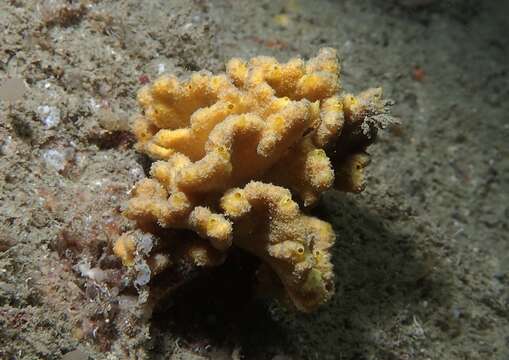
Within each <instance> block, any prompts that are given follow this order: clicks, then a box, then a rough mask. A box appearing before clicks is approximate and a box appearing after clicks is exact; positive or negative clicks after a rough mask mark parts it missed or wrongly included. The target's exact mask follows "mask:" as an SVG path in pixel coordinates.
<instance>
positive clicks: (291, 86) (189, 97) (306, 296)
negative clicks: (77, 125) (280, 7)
mask: <svg viewBox="0 0 509 360" xmlns="http://www.w3.org/2000/svg"><path fill="white" fill-rule="evenodd" d="M339 74H340V64H339V61H338V57H337V55H336V51H335V50H334V49H331V48H324V49H321V50H320V51H319V53H318V55H317V56H316V57H314V58H312V59H310V60H308V61H304V60H302V59H300V58H294V59H291V60H289V61H288V62H286V63H279V62H278V61H277V60H276V59H274V58H272V57H265V56H260V57H255V58H252V59H251V60H249V61H245V60H242V59H238V58H234V59H231V60H230V61H229V62H228V63H227V65H226V73H223V74H218V75H213V74H211V73H209V72H205V71H200V72H195V73H192V74H191V75H190V77H189V78H188V79H187V80H179V79H178V78H176V77H175V76H172V75H168V76H162V77H160V78H159V79H157V80H155V81H154V82H153V83H152V84H149V85H148V86H145V87H144V88H142V89H141V90H140V91H139V93H138V101H139V103H140V105H141V107H142V109H143V111H142V113H141V114H140V115H139V116H138V117H137V119H136V120H135V121H134V125H133V129H132V131H133V133H134V134H135V136H136V138H137V144H136V148H137V150H138V151H140V152H142V153H145V154H147V155H148V156H149V157H150V158H152V159H153V160H155V162H154V163H153V164H152V167H151V170H150V177H149V178H146V179H143V180H141V181H139V182H138V183H137V184H136V185H135V187H134V189H133V190H132V193H131V198H130V200H129V202H128V204H127V206H126V208H125V210H124V215H125V216H126V217H127V218H129V219H131V220H134V221H135V224H136V228H137V229H136V230H134V231H131V232H127V233H126V234H124V235H122V236H121V237H120V238H119V239H118V240H117V241H116V243H115V244H114V248H113V250H114V252H115V254H116V255H117V256H119V257H120V258H121V259H122V261H123V263H124V265H126V266H131V267H132V266H135V263H136V259H137V258H138V261H145V262H146V263H147V264H148V266H149V268H150V269H151V270H152V273H153V274H159V273H163V276H164V271H165V270H166V269H169V268H172V267H173V268H174V269H176V268H179V269H183V268H185V269H188V268H189V266H194V267H207V266H217V265H219V264H221V263H222V262H223V261H224V259H225V258H226V256H227V255H228V251H229V249H230V248H231V247H232V246H233V247H238V248H241V249H243V250H245V251H247V252H249V253H251V254H253V255H254V256H256V257H258V258H259V259H260V260H261V262H262V264H263V266H264V269H266V270H267V269H268V270H269V271H271V272H272V275H275V276H273V278H275V279H278V283H279V285H280V287H281V288H282V289H284V291H283V293H284V294H285V296H286V297H287V299H289V300H290V301H289V303H291V304H293V305H294V306H295V307H296V308H297V309H298V310H301V311H304V312H310V311H313V310H314V309H316V308H317V307H318V306H319V305H321V304H323V303H325V302H326V301H327V300H328V299H329V298H330V297H331V296H332V294H333V293H334V273H333V267H332V264H331V260H330V257H331V247H332V245H333V244H334V239H335V234H334V231H333V229H332V227H331V225H330V224H328V223H327V222H324V221H322V220H319V219H317V218H315V217H312V216H310V215H308V212H309V209H311V208H312V206H313V205H314V204H316V202H317V201H318V199H319V197H320V194H321V193H323V192H324V191H326V190H329V189H332V188H336V189H339V190H341V191H348V192H359V191H362V189H363V188H364V186H365V184H364V183H365V180H364V168H365V166H366V165H367V164H368V162H369V156H368V154H367V153H366V148H367V147H368V146H369V145H370V144H371V143H372V142H373V141H374V140H375V137H376V133H377V130H378V129H379V128H381V127H383V126H384V124H386V123H387V122H388V121H389V119H390V117H389V116H388V115H387V105H388V102H387V101H384V100H383V99H382V91H381V89H380V88H375V89H369V90H367V91H364V92H362V93H360V94H358V95H352V94H345V93H343V92H342V89H341V85H340V81H339V80H340V79H339ZM144 234H145V235H146V234H151V235H152V236H153V237H154V241H155V242H156V243H157V246H156V247H155V248H154V249H153V250H152V253H151V254H150V255H149V256H148V257H147V256H145V255H146V254H140V252H139V251H138V248H137V245H136V244H137V241H139V239H140V238H141V237H143V236H145V235H144ZM142 255H144V256H145V258H142ZM183 264H186V266H183ZM266 278H270V277H266Z"/></svg>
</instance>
